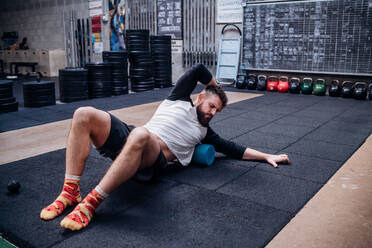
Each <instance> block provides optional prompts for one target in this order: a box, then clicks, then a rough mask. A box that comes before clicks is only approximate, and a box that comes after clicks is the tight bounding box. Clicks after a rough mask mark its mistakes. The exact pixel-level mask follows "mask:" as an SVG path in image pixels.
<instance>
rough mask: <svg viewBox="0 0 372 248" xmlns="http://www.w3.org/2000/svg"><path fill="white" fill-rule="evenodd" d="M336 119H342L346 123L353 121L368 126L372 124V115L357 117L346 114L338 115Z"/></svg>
mask: <svg viewBox="0 0 372 248" xmlns="http://www.w3.org/2000/svg"><path fill="white" fill-rule="evenodd" d="M334 120H335V121H342V122H346V123H352V124H361V125H366V126H372V116H371V117H370V116H367V115H365V116H355V117H344V116H338V117H336V118H335V119H334Z"/></svg>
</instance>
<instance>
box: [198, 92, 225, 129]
mask: <svg viewBox="0 0 372 248" xmlns="http://www.w3.org/2000/svg"><path fill="white" fill-rule="evenodd" d="M222 108H223V107H222V102H221V99H220V98H219V97H218V96H217V95H215V94H209V95H204V94H201V95H199V98H198V103H197V106H196V113H197V115H198V120H199V122H200V124H202V125H203V126H205V127H207V126H208V124H209V122H210V121H211V120H212V118H213V116H215V115H216V113H217V112H220V111H221V110H222Z"/></svg>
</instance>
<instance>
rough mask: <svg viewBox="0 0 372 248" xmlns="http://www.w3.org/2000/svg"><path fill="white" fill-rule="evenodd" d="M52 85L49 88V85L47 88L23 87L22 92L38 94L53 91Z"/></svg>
mask: <svg viewBox="0 0 372 248" xmlns="http://www.w3.org/2000/svg"><path fill="white" fill-rule="evenodd" d="M54 90H55V89H54V87H53V88H51V87H48V88H37V89H35V88H31V89H30V88H24V89H23V93H27V94H39V93H48V92H54Z"/></svg>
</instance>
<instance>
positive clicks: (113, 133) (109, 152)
mask: <svg viewBox="0 0 372 248" xmlns="http://www.w3.org/2000/svg"><path fill="white" fill-rule="evenodd" d="M109 115H110V118H111V129H110V134H109V137H108V138H107V140H106V142H105V143H104V144H103V146H101V147H100V148H97V151H98V152H99V153H100V154H101V155H102V156H104V157H109V158H111V159H112V160H115V158H116V157H117V156H118V155H119V153H120V152H121V150H122V149H123V147H124V145H125V142H126V141H127V138H128V136H129V133H130V132H131V131H132V130H133V129H134V128H135V127H134V126H131V125H127V124H126V123H124V122H122V121H121V120H119V119H118V118H116V117H115V116H113V115H112V114H110V113H109ZM167 165H168V162H167V159H166V158H165V156H164V154H163V152H162V151H161V150H160V153H159V156H158V158H157V159H156V161H155V163H154V164H153V166H151V167H148V168H145V169H142V170H138V171H137V173H136V175H135V176H134V178H135V179H137V180H138V181H151V180H153V179H155V178H156V177H157V176H158V175H159V174H160V172H161V170H163V169H165V168H166V167H167Z"/></svg>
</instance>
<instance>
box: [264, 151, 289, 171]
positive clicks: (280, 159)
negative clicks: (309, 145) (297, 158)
mask: <svg viewBox="0 0 372 248" xmlns="http://www.w3.org/2000/svg"><path fill="white" fill-rule="evenodd" d="M266 162H268V163H269V164H271V165H272V166H273V167H275V168H277V167H278V164H277V163H287V164H290V163H291V161H290V160H289V157H288V155H287V154H279V155H274V154H270V155H268V156H267V158H266Z"/></svg>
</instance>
